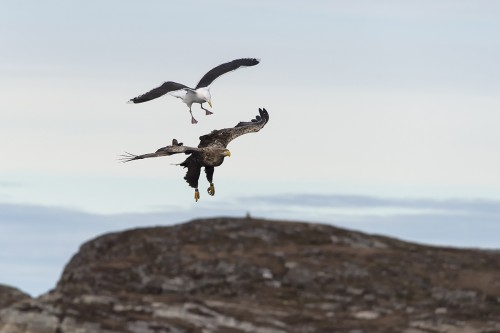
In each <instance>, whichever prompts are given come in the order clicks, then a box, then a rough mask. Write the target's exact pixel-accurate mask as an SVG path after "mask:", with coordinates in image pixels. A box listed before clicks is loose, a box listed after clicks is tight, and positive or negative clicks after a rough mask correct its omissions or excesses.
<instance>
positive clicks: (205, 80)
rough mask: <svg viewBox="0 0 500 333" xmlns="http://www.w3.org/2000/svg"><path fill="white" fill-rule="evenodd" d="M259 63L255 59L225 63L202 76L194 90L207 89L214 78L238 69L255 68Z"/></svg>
mask: <svg viewBox="0 0 500 333" xmlns="http://www.w3.org/2000/svg"><path fill="white" fill-rule="evenodd" d="M259 62H260V60H258V59H255V58H243V59H236V60H233V61H230V62H226V63H225V64H222V65H219V66H217V67H214V68H212V69H211V70H209V71H208V73H207V74H205V75H203V77H202V78H201V80H200V82H198V84H197V85H196V88H195V89H198V88H201V87H208V86H209V85H210V84H212V82H214V80H215V79H216V78H218V77H219V76H221V75H223V74H226V73H228V72H231V71H234V70H235V69H238V68H240V67H248V66H255V65H257V64H258V63H259Z"/></svg>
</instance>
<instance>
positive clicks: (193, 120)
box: [189, 105, 198, 124]
mask: <svg viewBox="0 0 500 333" xmlns="http://www.w3.org/2000/svg"><path fill="white" fill-rule="evenodd" d="M189 113H190V114H191V124H196V123H198V120H196V119H194V117H193V111H191V105H190V106H189Z"/></svg>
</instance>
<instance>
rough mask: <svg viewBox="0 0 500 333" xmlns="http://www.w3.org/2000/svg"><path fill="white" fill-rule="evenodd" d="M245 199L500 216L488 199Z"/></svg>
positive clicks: (295, 196)
mask: <svg viewBox="0 0 500 333" xmlns="http://www.w3.org/2000/svg"><path fill="white" fill-rule="evenodd" d="M241 200H243V201H244V202H246V203H251V204H266V205H272V206H277V207H282V206H286V207H291V206H292V207H298V208H329V209H334V208H344V209H345V208H354V209H374V208H384V209H394V210H396V209H408V210H412V211H414V212H420V213H425V212H429V211H433V212H443V213H450V214H481V215H493V216H500V201H496V200H486V199H442V200H438V199H400V198H381V197H374V196H366V195H339V194H331V195H313V194H284V195H273V196H253V197H247V198H242V199H241Z"/></svg>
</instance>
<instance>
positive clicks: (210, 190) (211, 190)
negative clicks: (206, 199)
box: [207, 183, 215, 196]
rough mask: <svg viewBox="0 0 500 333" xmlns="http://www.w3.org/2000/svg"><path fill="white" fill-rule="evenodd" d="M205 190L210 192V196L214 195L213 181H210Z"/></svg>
mask: <svg viewBox="0 0 500 333" xmlns="http://www.w3.org/2000/svg"><path fill="white" fill-rule="evenodd" d="M207 192H208V194H210V195H212V196H213V195H215V186H214V183H210V187H209V188H207Z"/></svg>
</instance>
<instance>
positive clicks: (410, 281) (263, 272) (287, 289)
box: [0, 218, 500, 333]
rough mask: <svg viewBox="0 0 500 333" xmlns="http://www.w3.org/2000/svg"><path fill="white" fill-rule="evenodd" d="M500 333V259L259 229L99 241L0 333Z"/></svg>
mask: <svg viewBox="0 0 500 333" xmlns="http://www.w3.org/2000/svg"><path fill="white" fill-rule="evenodd" d="M0 295H1V294H0ZM0 297H1V296H0ZM0 300H1V298H0ZM7 305H9V304H7ZM495 331H496V332H500V253H499V252H495V251H483V250H473V249H468V250H465V249H454V248H442V247H429V246H423V245H417V244H411V243H407V242H402V241H399V240H395V239H391V238H387V237H380V236H373V235H367V234H363V233H359V232H353V231H348V230H343V229H339V228H335V227H332V226H327V225H318V224H306V223H292V222H277V221H266V220H258V219H250V218H243V219H236V218H219V219H208V220H197V221H193V222H189V223H186V224H182V225H177V226H172V227H156V228H147V229H136V230H129V231H124V232H120V233H113V234H108V235H104V236H101V237H98V238H96V239H94V240H92V241H89V242H87V243H85V244H84V245H83V246H82V247H81V248H80V251H79V252H78V253H77V254H76V255H75V256H74V257H73V258H72V260H71V261H70V263H69V264H68V265H67V267H66V268H65V270H64V272H63V274H62V277H61V279H60V281H59V283H58V285H57V287H56V288H55V289H54V290H53V291H51V292H50V293H48V294H46V295H43V296H41V297H39V298H37V299H29V298H27V299H25V300H23V301H20V302H19V301H18V302H16V303H12V304H11V305H10V306H7V307H4V308H3V309H1V310H0V332H1V333H21V332H22V333H49V332H50V333H70V332H71V333H72V332H79V333H87V332H88V333H90V332H92V333H101V332H102V333H118V332H120V333H125V332H129V333H166V332H176V333H181V332H186V333H188V332H193V333H209V332H214V333H236V332H252V333H285V332H301V333H303V332H305V333H307V332H325V333H326V332H346V333H347V332H349V333H362V332H404V333H424V332H463V333H465V332H468V333H474V332H478V333H479V332H484V333H485V332H495Z"/></svg>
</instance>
